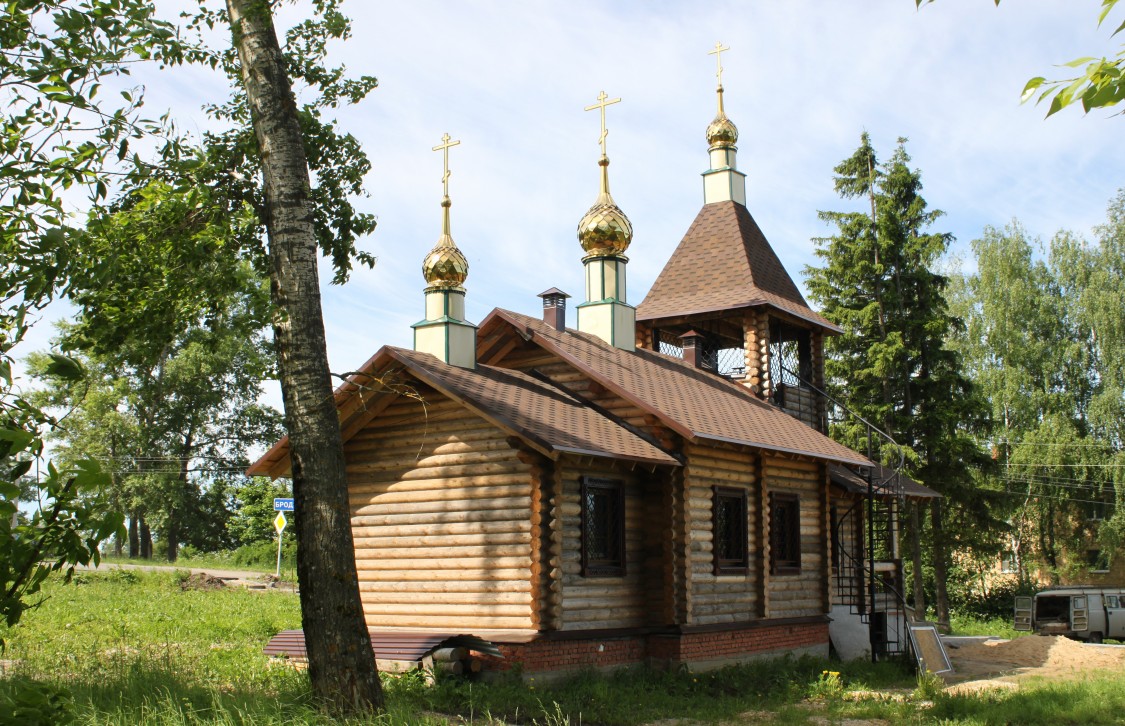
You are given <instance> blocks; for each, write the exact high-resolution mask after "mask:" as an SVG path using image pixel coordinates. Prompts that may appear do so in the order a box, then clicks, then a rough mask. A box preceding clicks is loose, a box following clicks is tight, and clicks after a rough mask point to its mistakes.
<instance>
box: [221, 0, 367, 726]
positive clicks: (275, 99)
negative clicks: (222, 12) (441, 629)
mask: <svg viewBox="0 0 1125 726" xmlns="http://www.w3.org/2000/svg"><path fill="white" fill-rule="evenodd" d="M227 13H228V19H229V22H230V26H231V31H232V37H233V45H234V47H235V48H236V49H237V51H238V56H239V60H240V63H241V72H242V82H243V85H244V88H245V90H246V98H247V101H248V105H249V108H250V115H251V119H252V120H253V126H254V131H255V134H256V137H257V141H258V148H259V150H260V158H261V161H262V178H263V186H264V198H265V212H266V216H265V222H266V229H267V234H268V238H269V250H270V261H271V268H270V289H271V294H272V297H273V301H274V305H275V307H276V317H275V320H274V339H275V345H276V347H277V356H278V374H279V378H280V380H281V388H282V395H283V398H284V401H285V423H286V429H287V430H288V432H289V450H290V460H291V464H292V474H293V497H294V500H295V501H294V504H295V512H294V514H295V518H296V522H297V528H298V531H299V535H300V539H299V544H298V550H297V574H298V578H299V579H300V582H301V614H302V624H303V627H304V631H305V643H306V649H307V652H308V657H309V676H310V679H311V681H312V686H313V691H314V693H315V695H316V696H317V698H318V699H320V700H321V701H322V702H324V703H325V704H327V705H328V706H329V707H330V708H332V709H333V710H335V711H339V712H345V713H354V712H357V711H364V710H368V709H372V708H380V707H382V690H381V687H380V684H379V678H378V674H377V672H376V669H375V660H374V653H373V651H372V649H371V637H370V633H369V632H368V630H367V625H366V621H365V618H364V614H363V608H362V605H361V602H360V598H359V582H358V579H357V576H356V569H355V553H354V550H353V546H352V533H351V522H350V507H349V504H348V495H347V481H346V476H345V469H344V455H343V446H342V443H341V439H340V426H339V420H338V417H337V413H336V407H335V403H334V399H333V396H332V385H331V379H330V374H329V369H328V358H327V352H326V348H325V339H324V321H323V318H322V315H321V306H320V285H319V279H318V276H317V254H316V253H317V238H316V228H315V220H314V215H313V204H312V200H311V198H310V187H311V185H310V180H309V172H308V160H307V158H306V156H305V149H304V145H303V140H302V136H301V125H300V119H299V116H298V106H297V104H296V99H295V98H294V96H293V91H292V88H291V85H290V80H289V77H288V75H287V73H286V63H285V59H284V56H283V55H282V53H281V49H280V47H279V45H278V41H277V33H276V31H275V30H274V25H273V17H272V11H271V8H270V4H269V2H267V1H266V0H227Z"/></svg>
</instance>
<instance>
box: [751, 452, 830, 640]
mask: <svg viewBox="0 0 1125 726" xmlns="http://www.w3.org/2000/svg"><path fill="white" fill-rule="evenodd" d="M762 478H763V484H764V488H765V494H766V498H765V501H766V502H767V503H768V501H769V499H768V495H769V493H770V492H786V493H792V494H796V495H797V496H798V497H799V499H800V526H801V537H800V539H801V544H800V550H801V571H800V572H799V573H797V574H792V575H774V574H767V578H768V584H767V587H766V592H767V597H768V602H767V613H768V615H769V617H774V618H777V617H781V618H788V617H800V616H808V615H820V614H823V613H825V612H827V611H828V609H829V598H828V589H827V588H828V570H829V563H828V533H827V526H828V512H827V503H828V502H827V498H828V480H827V476H826V474H825V471H824V465H823V464H818V463H811V462H804V461H796V460H792V459H783V458H780V457H773V456H767V455H763V456H762ZM764 521H765V522H766V523H767V526H768V522H769V517H768V514H767V516H766V517H764ZM764 539H765V545H766V548H767V553H768V548H769V536H768V532H767V536H766V537H765V538H764ZM766 562H767V568H768V562H769V558H768V556H767V558H766Z"/></svg>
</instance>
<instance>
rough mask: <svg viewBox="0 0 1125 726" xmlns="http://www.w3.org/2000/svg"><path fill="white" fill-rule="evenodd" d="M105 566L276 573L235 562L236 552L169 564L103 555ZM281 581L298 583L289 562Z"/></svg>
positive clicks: (160, 560) (195, 556)
mask: <svg viewBox="0 0 1125 726" xmlns="http://www.w3.org/2000/svg"><path fill="white" fill-rule="evenodd" d="M102 564H103V565H141V566H152V567H175V568H183V569H185V570H192V569H194V570H231V571H235V572H245V573H248V574H250V575H267V574H268V575H272V574H273V573H274V572H275V571H276V565H274V564H270V565H248V564H243V563H238V562H235V559H234V551H221V552H210V553H200V554H193V555H190V556H180V557H179V558H177V559H176V561H175V562H169V561H168V560H166V559H163V558H161V557H153V558H152V559H151V560H142V559H138V558H129V557H115V556H113V555H102ZM281 579H282V580H287V581H290V582H293V581H296V579H297V570H296V567H294V566H293V565H292V564H291V563H289V562H288V561H287V560H284V559H283V560H282V562H281Z"/></svg>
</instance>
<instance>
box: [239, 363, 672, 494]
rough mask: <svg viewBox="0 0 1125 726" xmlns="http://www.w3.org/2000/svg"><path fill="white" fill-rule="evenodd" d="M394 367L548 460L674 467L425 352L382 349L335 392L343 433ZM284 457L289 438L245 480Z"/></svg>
mask: <svg viewBox="0 0 1125 726" xmlns="http://www.w3.org/2000/svg"><path fill="white" fill-rule="evenodd" d="M395 367H397V368H400V369H402V370H405V371H407V372H408V373H409V374H411V375H412V376H413V377H414V378H417V379H418V380H421V381H422V382H424V383H426V384H427V385H429V386H431V387H433V388H436V389H437V390H438V391H439V392H441V393H442V394H443V395H445V396H448V397H450V398H452V399H454V400H456V401H458V402H459V403H461V404H462V405H464V406H466V407H468V408H469V409H470V410H472V411H474V412H475V413H477V414H478V415H480V416H481V417H482V418H484V419H486V420H488V421H490V422H492V423H494V424H496V425H497V426H498V427H500V428H502V429H504V430H506V431H508V432H509V433H511V434H512V435H514V436H518V437H520V438H521V439H523V440H525V441H526V442H527V443H528V444H529V445H531V446H532V447H533V448H535V449H538V450H539V451H541V452H542V453H544V454H547V455H549V456H552V455H557V454H560V453H575V454H584V455H588V456H601V457H607V458H613V459H625V460H629V461H638V462H642V463H648V464H671V465H678V463H679V462H678V461H677V460H676V459H675V458H673V457H672V456H670V455H669V454H667V453H665V452H664V451H662V450H661V449H659V448H657V447H656V446H653V445H652V444H650V443H648V442H647V441H645V440H644V439H642V438H640V437H639V436H637V435H636V434H634V433H632V432H630V431H628V430H627V429H624V428H622V427H620V426H618V425H617V424H615V423H613V422H612V421H610V420H609V419H607V418H605V417H604V416H602V415H600V414H599V413H598V412H596V411H595V410H594V409H592V408H590V407H588V406H587V405H585V404H584V403H583V402H582V401H581V400H580V399H578V398H577V397H575V396H573V395H570V394H568V393H566V392H564V391H562V390H560V389H559V388H556V387H554V386H552V385H550V384H548V383H544V382H542V381H539V380H537V379H535V378H532V377H531V376H528V375H526V374H524V373H520V372H518V371H513V370H508V369H504V368H494V367H492V366H485V365H481V366H477V368H476V369H474V370H469V369H466V368H459V367H457V366H451V365H448V364H446V363H443V362H441V361H440V360H438V359H437V358H436V357H434V356H433V355H430V354H429V353H418V352H415V351H411V350H404V349H401V348H393V347H390V346H387V347H384V348H382V349H380V350H379V352H378V353H376V354H375V355H374V356H372V357H371V359H370V360H368V361H367V363H365V364H364V365H363V366H362V367H361V368H360V369H359V371H358V372H357V373H356V374H353V375H352V376H351V377H350V378H349V379H348V380H347V381H345V382H344V383H343V384H341V385H340V386H339V387H338V388H337V389H336V393H335V399H336V407H337V409H338V410H339V411H340V425H341V429H342V430H345V431H347V430H349V429H350V430H351V431H352V433H353V434H354V433H355V432H356V431H358V430H359V427H356V426H354V425H353V424H354V423H355V422H356V420H357V419H359V418H361V417H363V416H364V414H365V413H366V412H367V411H368V410H369V408H370V404H371V402H372V400H373V399H372V397H370V396H369V397H368V398H366V400H365V401H364V402H362V403H365V404H367V405H353V401H354V400H356V399H357V398H358V397H359V396H361V395H366V394H365V393H364V390H365V389H364V388H363V387H361V386H360V385H358V382H359V381H369V380H375V379H377V378H380V377H383V375H382V374H383V373H384V372H385V371H387V370H389V369H391V368H395ZM378 395H382V396H385V395H388V394H387V393H381V394H378ZM389 395H394V393H393V392H392V393H391V394H389ZM361 423H362V422H361ZM288 456H289V438H288V437H285V438H283V439H282V440H281V441H279V442H277V443H276V444H274V446H273V447H272V448H271V449H270V450H269V451H267V452H266V454H265V455H264V456H262V457H261V458H260V459H259V460H258V461H257V462H255V463H254V464H253V465H252V466H251V467H250V468H249V469H248V470H247V474H249V475H252V476H264V475H272V476H278V475H279V474H280V473H281V472H283V471H284V467H285V462H286V461H287V459H288Z"/></svg>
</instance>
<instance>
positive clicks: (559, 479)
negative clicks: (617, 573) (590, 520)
mask: <svg viewBox="0 0 1125 726" xmlns="http://www.w3.org/2000/svg"><path fill="white" fill-rule="evenodd" d="M584 475H590V476H597V477H604V478H607V479H620V480H622V481H623V482H624V486H625V575H624V576H623V577H584V576H583V575H582V558H581V546H580V545H581V535H582V519H581V517H582V504H581V500H580V494H581V490H580V479H581V477H582V476H584ZM646 483H647V480H646V478H645V477H643V476H640V475H638V474H637V473H636V472H632V471H629V468H628V467H623V466H622V467H614V466H612V465H607V463H605V462H603V461H601V460H598V459H593V458H590V457H572V456H564V457H562V458H561V459H560V461H559V462H558V465H557V466H556V481H555V483H554V484H555V486H554V491H556V492H558V494H557V495H556V496H557V497H558V501H559V507H558V508H557V511H558V514H559V520H558V521H559V526H558V530H559V532H560V537H559V539H560V540H561V547H560V550H561V556H560V557H559V562H560V565H561V566H560V568H559V572H558V575H559V577H560V582H561V588H560V590H561V598H560V610H559V617H558V620H557V622H558V623H559V626H560V627H559V629H560V630H600V629H603V628H631V627H639V626H643V625H648V624H650V612H653V611H655V612H657V613H659V612H660V611H661V609H662V607H661V603H660V602H659V601H657V602H653V601H651V600H650V597H651V594H652V593H651V586H650V583H651V580H652V578H653V572H652V569H651V563H652V560H653V557H659V553H658V552H655V553H654V552H652V551H650V546H651V542H652V540H651V539H650V538H648V537H647V536H646V530H647V529H648V519H647V518H648V517H649V516H650V512H651V510H652V507H651V506H650V504H649V501H648V500H650V499H652V498H654V497H657V496H659V492H653V491H647V492H646V491H644V489H645V487H644V485H645V484H646Z"/></svg>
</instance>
